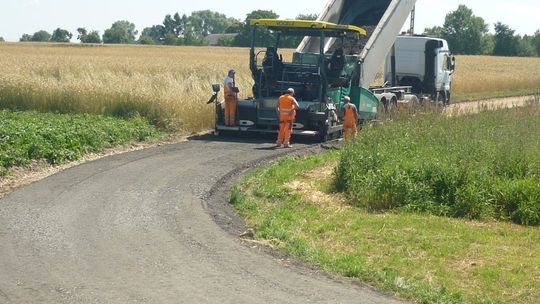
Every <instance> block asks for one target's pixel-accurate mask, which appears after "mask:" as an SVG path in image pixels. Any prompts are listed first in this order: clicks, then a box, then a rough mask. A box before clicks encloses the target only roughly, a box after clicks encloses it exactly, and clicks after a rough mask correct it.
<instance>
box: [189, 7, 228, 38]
mask: <svg viewBox="0 0 540 304" xmlns="http://www.w3.org/2000/svg"><path fill="white" fill-rule="evenodd" d="M235 22H237V20H235V19H233V18H228V17H227V16H226V15H224V14H220V13H218V12H213V11H211V10H204V11H196V12H193V13H192V14H191V16H189V25H190V26H191V29H192V30H193V32H195V33H197V34H200V35H202V36H203V37H206V36H208V35H209V34H223V33H225V32H226V30H227V29H228V28H229V27H230V26H231V25H233V24H234V23H235Z"/></svg>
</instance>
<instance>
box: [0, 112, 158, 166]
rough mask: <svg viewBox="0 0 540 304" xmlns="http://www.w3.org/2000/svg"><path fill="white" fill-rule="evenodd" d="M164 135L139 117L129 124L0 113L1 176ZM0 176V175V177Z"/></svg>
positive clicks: (104, 119)
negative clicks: (34, 164)
mask: <svg viewBox="0 0 540 304" xmlns="http://www.w3.org/2000/svg"><path fill="white" fill-rule="evenodd" d="M164 136H165V134H164V133H162V132H160V131H158V130H157V129H156V128H155V127H153V126H151V125H149V124H148V122H147V121H146V120H144V119H142V118H140V117H135V118H132V119H129V120H124V119H118V118H110V117H103V116H98V115H68V114H51V113H37V112H13V111H6V110H5V111H0V173H2V174H5V172H6V170H7V168H9V167H12V166H24V165H28V164H29V163H30V162H31V161H32V160H46V161H48V162H49V163H51V164H57V163H62V162H65V161H71V160H76V159H78V158H80V157H81V156H83V155H84V154H86V153H90V152H99V151H101V150H103V149H105V148H108V147H112V146H116V145H121V144H126V143H130V142H136V141H145V140H148V139H158V138H164ZM2 174H0V175H2Z"/></svg>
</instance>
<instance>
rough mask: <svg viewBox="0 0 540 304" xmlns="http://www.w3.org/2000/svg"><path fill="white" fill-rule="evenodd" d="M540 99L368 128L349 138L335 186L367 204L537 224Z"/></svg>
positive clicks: (371, 207)
mask: <svg viewBox="0 0 540 304" xmlns="http://www.w3.org/2000/svg"><path fill="white" fill-rule="evenodd" d="M539 117H540V103H538V102H534V104H531V105H530V106H526V107H523V108H516V109H512V110H501V111H493V112H485V113H480V114H477V115H464V116H459V117H452V118H447V117H443V116H439V115H426V116H425V117H422V119H418V118H412V119H406V120H404V121H396V122H392V123H388V124H385V125H384V126H382V127H381V126H378V127H374V128H367V129H366V130H365V131H364V132H363V136H362V137H361V138H360V139H359V140H358V141H356V142H354V143H352V144H351V145H347V147H346V148H345V150H344V154H343V156H342V158H341V161H340V165H339V168H338V174H337V184H338V188H339V189H340V190H342V191H344V192H346V194H347V196H348V198H349V199H350V200H351V203H353V204H355V205H357V206H360V207H363V208H366V209H368V210H375V211H378V210H389V209H398V210H401V211H407V212H409V211H410V212H425V213H430V214H434V215H440V216H449V217H464V218H468V219H482V220H492V219H495V220H503V221H513V222H515V223H518V224H524V225H540V153H539V152H538V151H540V133H539V132H537V131H535V130H540V120H539V119H538V118H539Z"/></svg>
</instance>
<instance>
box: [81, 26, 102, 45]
mask: <svg viewBox="0 0 540 304" xmlns="http://www.w3.org/2000/svg"><path fill="white" fill-rule="evenodd" d="M77 32H78V33H79V35H78V36H77V39H78V40H80V41H81V43H101V36H100V35H99V32H98V31H91V32H90V33H89V32H88V31H87V30H86V29H85V28H84V27H80V28H78V29H77Z"/></svg>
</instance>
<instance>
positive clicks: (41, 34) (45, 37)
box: [30, 30, 51, 42]
mask: <svg viewBox="0 0 540 304" xmlns="http://www.w3.org/2000/svg"><path fill="white" fill-rule="evenodd" d="M50 40H51V34H49V32H47V31H44V30H41V31H38V32H35V33H34V35H32V38H30V41H36V42H48V41H50Z"/></svg>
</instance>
